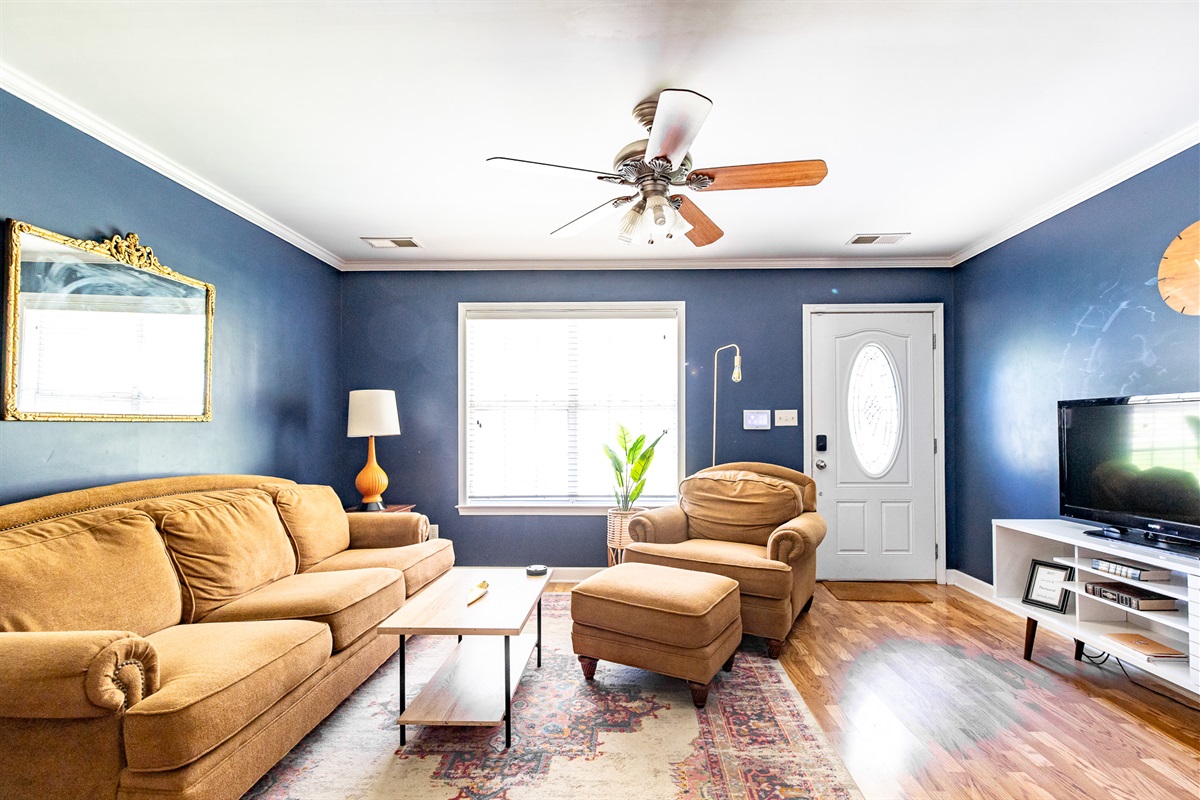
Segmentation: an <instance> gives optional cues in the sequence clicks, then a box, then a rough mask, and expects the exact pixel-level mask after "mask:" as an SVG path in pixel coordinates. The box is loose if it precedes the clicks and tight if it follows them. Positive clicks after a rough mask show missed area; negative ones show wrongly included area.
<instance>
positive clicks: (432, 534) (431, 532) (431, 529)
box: [429, 525, 438, 539]
mask: <svg viewBox="0 0 1200 800" xmlns="http://www.w3.org/2000/svg"><path fill="white" fill-rule="evenodd" d="M437 537H438V532H437V525H430V526H429V538H430V539H436V538H437Z"/></svg>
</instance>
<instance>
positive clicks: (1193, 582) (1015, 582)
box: [992, 519, 1200, 696]
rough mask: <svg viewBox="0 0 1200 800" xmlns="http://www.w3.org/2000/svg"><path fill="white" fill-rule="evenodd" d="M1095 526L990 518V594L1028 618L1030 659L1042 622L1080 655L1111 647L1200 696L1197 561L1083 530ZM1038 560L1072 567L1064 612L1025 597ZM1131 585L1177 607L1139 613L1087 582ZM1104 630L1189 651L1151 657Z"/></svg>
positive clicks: (1126, 659) (1118, 655) (1118, 654)
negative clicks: (1106, 568)
mask: <svg viewBox="0 0 1200 800" xmlns="http://www.w3.org/2000/svg"><path fill="white" fill-rule="evenodd" d="M1095 527H1096V526H1095V525H1091V526H1089V525H1080V524H1078V523H1074V522H1068V521H1066V520H1058V519H997V520H992V564H993V575H994V578H993V581H992V586H993V593H994V598H995V602H996V603H997V604H998V605H1000V606H1002V607H1004V608H1007V609H1009V610H1010V611H1012V612H1013V613H1015V614H1018V615H1020V616H1023V617H1025V618H1026V619H1027V622H1026V628H1025V658H1027V659H1028V658H1030V657H1031V654H1032V652H1033V642H1034V637H1035V635H1036V633H1037V627H1038V625H1039V624H1040V625H1043V626H1045V627H1047V628H1050V629H1051V630H1053V631H1055V632H1056V633H1059V634H1061V635H1063V636H1066V637H1067V638H1069V639H1074V640H1075V658H1076V659H1079V658H1080V656H1081V654H1082V652H1083V645H1085V644H1086V645H1088V646H1089V647H1092V648H1094V649H1097V650H1102V651H1104V652H1106V653H1110V654H1111V655H1112V656H1113V657H1115V658H1119V659H1120V660H1122V661H1124V662H1125V663H1127V664H1134V665H1136V666H1137V667H1139V668H1140V669H1143V670H1145V671H1146V672H1149V673H1151V674H1152V675H1155V676H1157V677H1159V678H1161V679H1162V680H1163V681H1166V682H1168V683H1170V684H1173V685H1175V686H1178V687H1180V688H1181V689H1184V690H1186V691H1187V692H1189V693H1191V694H1192V695H1196V696H1200V561H1198V560H1196V559H1194V558H1187V557H1184V556H1176V555H1172V554H1170V553H1167V552H1159V551H1157V550H1152V549H1149V548H1144V547H1138V546H1137V545H1131V544H1125V543H1123V542H1117V541H1112V540H1108V539H1101V538H1097V537H1094V536H1086V535H1084V531H1085V530H1089V529H1094V528H1095ZM1093 558H1100V559H1105V560H1108V561H1117V562H1121V563H1124V564H1132V565H1135V566H1143V567H1150V568H1154V569H1168V570H1170V571H1171V578H1170V580H1169V581H1166V582H1159V581H1153V582H1148V581H1135V580H1130V579H1127V578H1122V577H1119V576H1117V575H1113V574H1110V573H1107V572H1101V571H1099V570H1095V569H1092V559H1093ZM1034 559H1037V560H1039V561H1049V562H1054V563H1057V564H1062V565H1065V566H1070V567H1074V568H1075V579H1074V581H1072V582H1070V583H1067V584H1064V586H1065V588H1066V589H1067V590H1068V591H1069V592H1070V594H1071V597H1070V600H1069V602H1068V604H1067V610H1066V612H1065V613H1062V614H1059V613H1057V612H1055V611H1051V610H1047V609H1043V608H1040V607H1037V606H1032V605H1029V604H1027V603H1024V602H1022V597H1023V596H1024V594H1025V587H1026V582H1027V580H1028V578H1029V568H1030V565H1031V563H1032V562H1033V560H1034ZM1096 581H1105V582H1115V583H1127V584H1130V585H1133V586H1138V587H1142V588H1145V589H1150V590H1152V591H1154V592H1157V593H1159V594H1163V595H1168V596H1169V597H1172V598H1174V599H1175V601H1176V603H1175V610H1174V611H1137V610H1134V609H1130V608H1126V607H1125V606H1121V605H1117V604H1116V603H1113V602H1110V601H1108V600H1104V599H1101V598H1099V597H1095V596H1093V595H1090V594H1087V593H1086V592H1085V590H1084V584H1086V583H1090V582H1096ZM1107 633H1139V634H1142V635H1144V636H1147V637H1149V638H1151V639H1154V640H1155V641H1157V642H1160V643H1162V644H1165V645H1168V646H1170V647H1173V648H1175V649H1176V650H1181V651H1183V652H1184V653H1187V654H1188V659H1187V660H1186V661H1176V662H1170V661H1153V660H1149V659H1147V657H1146V656H1144V655H1142V654H1141V653H1138V652H1137V651H1136V650H1131V649H1130V648H1128V647H1125V646H1123V645H1121V644H1119V643H1117V642H1114V641H1113V640H1111V639H1108V638H1105V634H1107Z"/></svg>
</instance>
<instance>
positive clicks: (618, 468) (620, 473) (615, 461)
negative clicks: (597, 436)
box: [604, 445, 625, 483]
mask: <svg viewBox="0 0 1200 800" xmlns="http://www.w3.org/2000/svg"><path fill="white" fill-rule="evenodd" d="M604 452H605V453H607V454H608V460H609V461H610V462H611V463H612V468H613V471H614V472H616V473H617V482H618V483H621V482H623V479H624V477H625V463H624V462H623V461H621V457H620V456H618V455H617V454H616V453H614V452H613V449H612V448H611V447H609V446H608V445H604Z"/></svg>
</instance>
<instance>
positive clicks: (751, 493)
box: [625, 461, 825, 658]
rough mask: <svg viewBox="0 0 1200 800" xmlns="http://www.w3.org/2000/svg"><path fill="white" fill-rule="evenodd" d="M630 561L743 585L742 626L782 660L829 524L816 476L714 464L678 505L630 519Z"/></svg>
mask: <svg viewBox="0 0 1200 800" xmlns="http://www.w3.org/2000/svg"><path fill="white" fill-rule="evenodd" d="M629 537H630V538H631V539H633V544H631V545H629V546H628V547H627V548H626V549H625V560H626V561H627V562H630V563H643V564H658V565H659V566H663V567H676V568H679V569H690V570H695V571H699V572H711V573H714V574H716V575H724V576H725V577H727V578H733V579H734V580H735V581H737V582H738V589H739V592H740V594H741V610H742V628H743V630H744V631H745V632H746V633H749V634H753V635H756V636H762V637H764V638H765V639H766V640H767V652H768V654H769V655H770V656H771V657H772V658H778V657H779V654H780V652H781V651H782V649H783V641H784V639H786V638H787V635H788V632H789V631H791V629H792V624H793V623H794V622H795V621H796V618H797V617H798V616H800V615H801V614H802V613H804V612H805V611H807V610H808V609H809V606H811V605H812V597H813V591H814V590H815V588H816V579H817V546H818V545H820V544H821V541H822V540H823V539H824V538H825V520H824V518H823V517H822V516H821V515H820V514H818V513H817V490H816V485H815V484H814V483H813V480H812V478H810V477H808V476H807V475H805V474H804V473H802V472H797V471H795V470H792V469H788V468H787V467H781V466H778V465H776V464H764V463H760V462H757V461H738V462H735V463H730V464H717V465H716V466H715V467H709V468H707V469H702V470H700V471H699V472H697V473H696V474H695V475H692V476H690V477H687V478H684V479H683V481H682V482H681V483H680V484H679V505H678V506H669V507H665V508H655V509H651V510H649V511H643V512H641V513H639V514H637V515H635V516H634V517H633V518H632V519H630V520H629Z"/></svg>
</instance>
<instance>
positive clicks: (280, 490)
mask: <svg viewBox="0 0 1200 800" xmlns="http://www.w3.org/2000/svg"><path fill="white" fill-rule="evenodd" d="M263 488H265V489H267V491H272V488H276V491H274V492H272V493H273V494H274V495H275V505H276V506H278V507H279V516H280V517H282V518H283V525H284V527H285V528H286V529H287V532H288V535H289V536H291V537H292V544H293V545H295V547H296V559H297V561H298V565H297V567H296V571H297V572H304V571H306V570H307V569H308V568H309V567H311V566H312V565H313V564H316V563H317V562H319V561H324V560H325V559H327V558H329V557H330V556H332V555H333V554H334V553H340V552H342V551H343V550H345V549H346V548H347V547H349V546H350V523H349V522H348V521H347V518H346V511H345V510H344V509H343V508H342V501H341V500H339V499H338V496H337V494H336V493H335V492H334V491H333V489H332V488H331V487H329V486H311V485H302V486H285V487H270V486H266V487H263Z"/></svg>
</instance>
